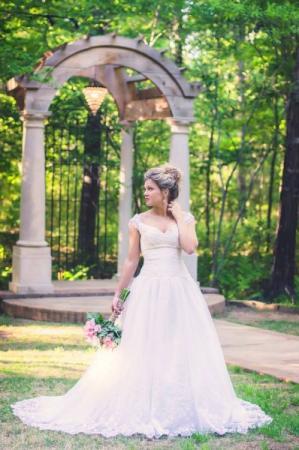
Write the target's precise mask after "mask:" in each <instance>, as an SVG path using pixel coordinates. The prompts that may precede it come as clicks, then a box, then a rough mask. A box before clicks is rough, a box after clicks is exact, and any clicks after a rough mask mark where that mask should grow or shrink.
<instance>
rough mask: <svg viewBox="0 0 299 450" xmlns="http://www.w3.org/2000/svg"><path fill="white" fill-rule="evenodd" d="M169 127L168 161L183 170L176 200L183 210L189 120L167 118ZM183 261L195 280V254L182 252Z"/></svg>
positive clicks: (187, 176)
mask: <svg viewBox="0 0 299 450" xmlns="http://www.w3.org/2000/svg"><path fill="white" fill-rule="evenodd" d="M168 123H169V124H170V129H171V140H170V154H169V163H170V164H173V165H174V166H176V167H177V168H179V169H181V171H182V172H183V179H182V182H181V186H180V193H179V197H178V199H177V200H178V202H179V204H180V205H181V207H182V208H183V210H184V211H189V210H190V171H189V146H188V134H189V125H190V123H189V122H184V121H177V120H175V119H169V120H168ZM183 257H184V261H185V263H186V266H187V267H188V269H189V272H190V274H191V275H192V277H193V278H194V280H195V281H197V255H196V254H195V253H193V254H192V255H188V254H187V253H186V252H183Z"/></svg>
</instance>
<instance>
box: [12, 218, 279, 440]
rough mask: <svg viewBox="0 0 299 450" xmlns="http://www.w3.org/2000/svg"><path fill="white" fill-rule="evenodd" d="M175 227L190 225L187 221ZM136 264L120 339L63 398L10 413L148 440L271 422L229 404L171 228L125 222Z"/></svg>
mask: <svg viewBox="0 0 299 450" xmlns="http://www.w3.org/2000/svg"><path fill="white" fill-rule="evenodd" d="M185 220H186V221H190V220H191V221H192V220H194V217H193V215H192V214H191V213H185ZM130 223H133V224H134V226H135V227H136V228H137V229H138V230H139V232H140V235H141V251H142V254H143V256H144V264H143V266H142V268H141V271H140V272H139V274H138V275H137V276H136V277H135V278H133V279H132V282H131V285H130V286H129V289H130V295H129V296H128V298H127V300H126V302H125V303H124V309H123V311H122V313H121V314H120V316H119V317H118V318H117V321H116V323H118V325H120V326H121V328H122V338H121V342H120V344H119V346H118V347H116V348H115V349H114V350H108V349H99V350H96V351H95V355H94V357H93V359H92V362H91V364H90V365H89V367H88V368H87V369H86V371H85V372H84V373H83V375H82V377H81V378H80V379H79V380H78V381H77V382H76V384H75V385H74V386H73V387H72V388H71V389H70V390H69V391H68V392H66V394H64V395H60V396H40V397H35V398H32V399H26V400H21V401H18V402H16V403H14V404H13V405H12V409H13V412H14V414H15V415H16V416H18V417H19V418H20V419H21V420H22V421H23V422H24V423H25V424H27V425H30V426H34V427H38V428H40V429H43V430H57V431H63V432H66V433H70V434H77V433H85V434H100V435H103V436H105V437H111V436H116V435H118V434H120V435H124V436H131V435H133V434H135V433H140V434H142V435H146V436H147V437H149V438H159V437H160V436H162V435H168V436H171V437H173V436H178V435H181V436H189V435H191V434H192V433H194V432H198V433H207V432H215V433H217V434H220V435H222V434H224V433H227V432H239V433H246V432H247V431H248V429H250V428H254V427H259V426H262V425H264V424H269V423H271V422H272V418H271V417H270V416H268V415H266V414H265V413H264V412H263V410H262V409H261V408H260V407H259V406H258V405H256V404H253V403H250V402H248V401H245V400H242V399H240V398H238V397H237V396H236V393H235V391H234V388H233V386H232V383H231V380H230V376H229V373H228V371H227V367H226V363H225V360H224V356H223V352H222V348H221V346H220V342H219V338H218V335H217V332H216V329H215V326H214V323H213V320H212V317H211V315H210V311H209V309H208V306H207V304H206V301H205V299H204V297H203V295H202V293H201V291H200V288H199V286H198V284H197V283H196V282H195V281H194V280H193V278H192V277H191V275H190V274H189V271H188V270H187V267H186V265H185V263H184V261H183V259H182V249H181V248H180V246H179V233H178V227H177V225H176V224H175V223H174V222H173V223H172V224H171V226H170V227H169V228H168V229H167V230H166V232H162V231H161V230H159V229H158V228H156V227H153V226H151V225H148V224H145V223H143V222H142V221H141V219H140V215H139V214H135V215H134V217H132V218H131V219H130Z"/></svg>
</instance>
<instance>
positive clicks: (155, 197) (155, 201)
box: [144, 179, 165, 206]
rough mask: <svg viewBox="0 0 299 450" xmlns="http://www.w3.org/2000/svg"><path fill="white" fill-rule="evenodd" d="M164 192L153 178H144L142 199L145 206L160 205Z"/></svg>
mask: <svg viewBox="0 0 299 450" xmlns="http://www.w3.org/2000/svg"><path fill="white" fill-rule="evenodd" d="M164 198H165V192H163V191H162V190H161V189H160V188H159V186H158V185H157V183H155V182H154V181H153V180H150V179H148V180H146V181H145V182H144V199H145V204H146V206H160V205H161V204H163V200H164Z"/></svg>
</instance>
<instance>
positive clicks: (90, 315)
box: [86, 312, 105, 324]
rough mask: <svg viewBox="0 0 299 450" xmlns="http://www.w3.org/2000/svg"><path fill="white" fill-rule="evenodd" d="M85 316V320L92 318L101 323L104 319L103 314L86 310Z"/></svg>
mask: <svg viewBox="0 0 299 450" xmlns="http://www.w3.org/2000/svg"><path fill="white" fill-rule="evenodd" d="M86 318H87V320H92V319H94V320H95V323H96V324H103V322H104V321H105V319H104V317H103V315H102V314H100V313H92V312H88V313H86Z"/></svg>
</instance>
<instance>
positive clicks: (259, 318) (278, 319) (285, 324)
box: [214, 304, 299, 336]
mask: <svg viewBox="0 0 299 450" xmlns="http://www.w3.org/2000/svg"><path fill="white" fill-rule="evenodd" d="M214 317H215V318H216V317H217V318H221V319H225V320H229V321H231V322H234V323H242V324H244V325H249V326H253V327H257V328H263V329H266V330H272V331H278V332H279V333H286V334H292V335H294V336H299V315H298V314H292V313H285V312H280V311H262V310H255V309H253V308H249V307H240V306H235V305H230V304H228V305H227V306H226V307H225V311H224V312H223V313H221V314H217V315H215V316H214Z"/></svg>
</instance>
